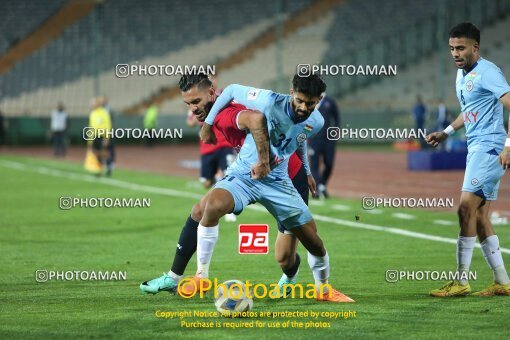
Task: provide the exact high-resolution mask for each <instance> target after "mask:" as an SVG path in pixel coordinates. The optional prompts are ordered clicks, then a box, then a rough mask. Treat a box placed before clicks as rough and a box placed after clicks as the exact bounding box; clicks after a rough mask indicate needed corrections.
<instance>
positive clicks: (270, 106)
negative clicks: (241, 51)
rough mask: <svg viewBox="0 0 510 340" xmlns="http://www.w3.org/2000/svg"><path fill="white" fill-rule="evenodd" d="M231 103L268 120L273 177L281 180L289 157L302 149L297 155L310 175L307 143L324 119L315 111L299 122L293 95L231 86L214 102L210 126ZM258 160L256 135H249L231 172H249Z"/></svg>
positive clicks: (320, 126)
mask: <svg viewBox="0 0 510 340" xmlns="http://www.w3.org/2000/svg"><path fill="white" fill-rule="evenodd" d="M232 100H235V101H236V102H238V103H240V104H242V105H244V106H246V107H247V108H249V109H252V110H259V111H261V112H262V113H263V114H264V116H265V117H266V120H267V129H268V132H269V142H270V149H271V150H270V151H271V157H272V160H271V163H272V164H274V163H276V164H277V165H276V166H275V167H274V168H273V170H272V171H271V173H270V176H276V177H280V176H283V175H284V174H286V173H287V164H288V160H289V157H290V156H291V155H292V154H293V153H294V152H295V151H296V150H297V149H298V148H299V150H298V154H299V153H300V154H301V155H302V157H300V158H301V160H302V162H303V167H304V168H305V171H306V173H307V175H310V167H309V165H308V157H307V156H306V140H307V139H308V138H311V137H313V136H315V135H316V134H317V133H318V132H319V130H320V129H321V128H322V126H323V125H324V118H323V117H322V115H321V114H320V112H319V111H317V110H314V111H313V112H312V113H311V115H310V116H309V117H308V118H307V119H306V120H305V121H303V122H297V121H296V118H295V116H294V113H293V112H292V109H291V107H290V100H291V97H290V95H283V94H279V93H275V92H272V91H269V90H262V89H256V88H252V87H246V86H241V85H236V84H234V85H229V86H227V87H226V88H225V90H223V92H222V93H221V95H220V96H219V97H218V98H217V100H216V101H215V103H214V105H213V107H212V109H211V111H210V112H209V114H208V116H207V119H206V120H205V122H206V123H207V124H211V123H212V122H214V118H215V117H216V115H217V114H218V112H219V111H220V110H221V109H222V108H223V107H224V106H226V105H227V104H228V103H230V102H231V101H232ZM257 161H258V154H257V147H256V145H255V141H254V140H253V136H252V135H251V134H248V135H247V136H246V140H245V141H244V144H243V146H242V148H241V151H240V152H239V155H238V157H237V159H236V161H235V162H234V164H232V165H231V169H238V170H240V171H244V172H250V170H251V166H252V165H253V164H255V163H256V162H257Z"/></svg>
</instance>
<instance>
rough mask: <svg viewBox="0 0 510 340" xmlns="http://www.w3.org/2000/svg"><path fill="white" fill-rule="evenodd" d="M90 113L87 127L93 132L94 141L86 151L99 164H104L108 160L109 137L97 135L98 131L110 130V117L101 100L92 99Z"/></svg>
mask: <svg viewBox="0 0 510 340" xmlns="http://www.w3.org/2000/svg"><path fill="white" fill-rule="evenodd" d="M91 104H92V111H91V112H90V118H89V127H90V128H92V129H93V130H94V137H95V138H94V139H93V140H92V141H89V144H88V149H89V150H90V151H92V152H93V153H94V155H95V156H96V157H97V159H98V161H99V163H100V164H104V163H105V160H106V159H107V158H108V151H107V150H108V145H109V143H110V139H109V135H108V134H106V135H99V133H98V130H102V131H106V130H111V129H112V123H111V120H110V115H109V114H108V112H107V111H106V110H105V109H104V107H103V105H102V104H103V102H102V101H101V98H93V99H92V103H91Z"/></svg>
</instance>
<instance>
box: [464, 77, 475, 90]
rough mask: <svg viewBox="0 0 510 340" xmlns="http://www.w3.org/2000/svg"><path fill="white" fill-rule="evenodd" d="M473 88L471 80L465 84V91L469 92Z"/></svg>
mask: <svg viewBox="0 0 510 340" xmlns="http://www.w3.org/2000/svg"><path fill="white" fill-rule="evenodd" d="M473 87H474V84H473V81H472V80H468V82H467V83H466V91H468V92H471V90H472V89H473Z"/></svg>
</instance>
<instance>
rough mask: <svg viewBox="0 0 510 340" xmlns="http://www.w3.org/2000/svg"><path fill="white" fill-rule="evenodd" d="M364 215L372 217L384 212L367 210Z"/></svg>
mask: <svg viewBox="0 0 510 340" xmlns="http://www.w3.org/2000/svg"><path fill="white" fill-rule="evenodd" d="M364 213H365V214H370V215H380V214H382V210H379V209H372V210H365V211H364Z"/></svg>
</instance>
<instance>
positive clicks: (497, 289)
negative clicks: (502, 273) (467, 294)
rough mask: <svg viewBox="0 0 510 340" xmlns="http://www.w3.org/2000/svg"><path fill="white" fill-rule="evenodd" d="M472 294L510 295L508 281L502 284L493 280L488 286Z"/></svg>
mask: <svg viewBox="0 0 510 340" xmlns="http://www.w3.org/2000/svg"><path fill="white" fill-rule="evenodd" d="M471 295H474V296H495V295H510V283H509V284H506V285H502V284H500V283H496V282H494V283H493V284H491V285H490V286H489V287H487V288H485V289H484V290H481V291H479V292H476V293H473V294H471Z"/></svg>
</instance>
